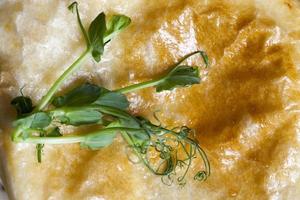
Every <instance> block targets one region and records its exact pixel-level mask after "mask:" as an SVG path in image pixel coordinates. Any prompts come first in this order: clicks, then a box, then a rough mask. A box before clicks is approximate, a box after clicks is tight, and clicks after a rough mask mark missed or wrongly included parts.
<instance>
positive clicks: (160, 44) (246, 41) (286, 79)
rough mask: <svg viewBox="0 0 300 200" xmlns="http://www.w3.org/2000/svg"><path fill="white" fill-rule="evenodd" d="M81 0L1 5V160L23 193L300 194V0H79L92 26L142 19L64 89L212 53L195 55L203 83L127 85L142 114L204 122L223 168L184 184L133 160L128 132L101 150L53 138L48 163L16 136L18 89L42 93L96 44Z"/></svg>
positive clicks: (199, 128)
mask: <svg viewBox="0 0 300 200" xmlns="http://www.w3.org/2000/svg"><path fill="white" fill-rule="evenodd" d="M70 3H71V2H69V1H58V0H57V1H55V0H51V1H32V2H31V1H21V2H20V1H2V2H1V3H0V111H1V112H0V128H1V129H0V134H1V136H0V137H1V138H0V139H1V140H0V141H1V143H0V145H1V146H0V149H1V159H2V163H1V166H2V167H1V168H2V177H3V178H4V180H5V183H6V189H7V190H8V193H9V195H10V197H11V198H12V199H17V200H29V199H30V200H43V199H49V200H50V199H73V200H77V199H78V200H82V199H86V200H100V199H101V200H102V199H108V200H110V199H122V200H127V199H128V200H132V199H149V200H150V199H153V200H157V199H161V200H169V199H172V200H173V199H193V200H198V199H199V200H200V199H201V200H206V199H207V200H218V199H274V200H275V199H276V200H277V199H291V200H293V199H300V190H299V187H300V118H299V117H300V116H299V108H300V104H299V100H300V95H299V94H300V93H299V92H300V91H299V80H300V78H299V72H300V71H299V70H300V69H299V68H300V54H299V50H300V3H299V2H298V1H296V0H295V1H293V0H272V1H270V0H269V1H266V0H256V1H254V0H253V1H250V0H239V1H237V0H235V1H233V0H231V1H229V0H226V1H221V0H220V1H217V0H189V1H186V0H169V1H163V0H161V1H149V0H133V1H121V0H97V1H96V0H94V1H79V7H80V13H81V17H82V20H83V22H84V24H86V25H87V24H88V23H89V22H90V21H91V20H92V19H94V17H95V16H96V15H97V14H98V13H99V12H101V11H104V12H105V13H106V14H108V15H112V14H115V13H119V14H125V15H127V16H129V17H130V18H131V19H132V24H131V25H130V26H129V27H128V28H127V29H126V30H125V31H123V32H122V33H121V34H119V35H118V36H117V37H116V38H115V39H114V40H112V42H111V43H110V44H109V45H107V46H106V49H105V53H104V55H103V58H102V61H101V62H100V63H95V62H93V61H92V59H89V61H88V62H86V63H85V64H84V65H83V66H82V67H81V68H80V70H79V71H77V72H75V74H74V75H73V76H72V77H71V78H70V79H68V81H67V82H66V83H65V84H64V87H63V88H62V90H64V89H67V88H69V87H70V86H71V85H73V84H76V83H82V82H86V81H89V82H93V83H96V84H99V85H103V86H104V87H107V88H109V89H116V88H120V87H123V86H127V85H129V84H132V83H138V82H141V81H146V80H149V79H151V78H153V77H158V76H159V75H161V74H163V73H165V72H166V71H167V70H168V69H169V66H171V65H172V64H173V63H175V62H176V61H177V60H178V59H180V58H181V57H183V56H184V55H186V54H188V53H190V52H192V51H195V50H204V51H206V52H207V54H208V56H209V59H210V66H209V68H205V67H204V64H203V62H202V60H201V58H200V57H197V56H195V57H192V58H190V59H189V60H188V61H187V62H188V63H189V64H193V65H198V66H199V69H200V73H201V77H202V82H201V83H200V84H199V85H193V86H191V87H188V88H178V89H175V90H172V91H165V92H161V93H156V92H155V91H154V90H153V89H151V88H150V89H145V90H142V91H140V92H137V93H131V94H129V95H128V99H129V101H130V112H131V113H134V114H137V115H142V116H145V117H147V118H149V119H152V120H154V119H153V112H155V111H158V112H157V115H158V117H159V119H160V120H161V122H162V123H163V124H164V125H166V126H168V127H176V126H181V125H187V126H189V127H191V128H193V129H195V132H196V137H197V138H198V140H199V142H200V145H201V146H202V147H203V149H204V150H205V151H206V153H207V154H208V158H209V160H210V162H211V167H212V172H211V176H210V177H209V178H208V179H207V180H206V181H205V182H201V183H199V182H195V181H194V180H193V177H192V174H193V173H191V174H190V177H189V179H188V181H187V184H186V185H185V187H183V188H180V187H178V186H176V185H173V186H171V187H169V186H166V185H164V184H163V183H162V182H161V179H160V178H159V177H157V176H155V175H153V174H151V173H150V172H148V170H147V169H145V168H144V167H143V166H142V165H141V164H133V163H131V162H130V161H129V160H128V158H127V155H126V145H125V143H124V142H123V140H122V138H121V137H118V138H116V140H115V141H114V143H113V145H111V146H110V147H107V148H104V149H101V150H97V151H91V150H86V149H81V148H80V146H79V145H77V144H74V145H46V146H45V148H44V155H43V162H42V163H41V164H39V163H37V161H36V157H35V146H34V145H31V144H15V143H12V142H11V140H10V134H11V132H12V121H13V120H14V119H15V117H16V116H15V112H14V110H13V107H11V105H10V101H11V99H12V98H13V97H15V96H17V95H19V90H20V88H22V87H24V89H23V93H24V94H25V95H27V96H30V97H32V99H33V100H34V102H37V101H38V100H39V99H40V98H41V97H42V96H43V95H44V94H45V93H46V91H47V90H48V89H49V87H50V86H51V84H52V83H53V82H54V81H55V80H56V78H57V77H58V76H59V75H60V74H61V73H62V72H63V71H64V69H65V68H66V67H67V66H68V65H69V64H71V63H72V62H73V61H74V60H75V59H76V58H77V57H78V56H79V54H80V53H81V52H82V51H83V50H84V48H85V44H84V39H83V38H82V36H81V34H80V30H79V28H78V24H77V21H76V18H75V16H74V15H73V14H72V13H71V12H69V11H68V9H67V6H68V5H69V4H70ZM83 131H84V130H83ZM201 165H202V164H201V163H200V162H199V163H194V164H193V169H199V167H200V168H201ZM297 188H298V189H297Z"/></svg>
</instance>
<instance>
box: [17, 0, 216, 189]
mask: <svg viewBox="0 0 300 200" xmlns="http://www.w3.org/2000/svg"><path fill="white" fill-rule="evenodd" d="M68 8H69V9H70V10H72V11H76V14H77V21H78V23H79V27H80V29H81V32H82V33H83V36H84V38H85V41H86V45H87V50H86V51H85V52H84V53H83V54H82V55H81V56H80V57H79V58H78V59H77V60H76V61H75V62H74V63H73V64H72V65H71V66H70V67H69V68H67V69H66V70H65V71H64V73H63V74H62V75H61V76H60V77H59V78H58V79H57V80H56V81H55V83H54V84H53V85H52V87H51V88H50V89H49V91H48V92H47V94H46V95H45V96H44V97H43V98H42V99H41V100H40V101H39V102H38V105H37V106H36V107H35V109H33V105H32V101H31V99H30V98H29V97H24V96H23V94H22V96H20V97H16V98H15V99H13V100H12V105H13V106H14V107H15V108H16V110H17V113H18V116H19V119H17V120H16V121H15V122H14V126H15V130H14V132H13V134H12V140H13V141H14V142H22V143H32V144H36V145H37V146H36V150H37V158H38V162H41V161H42V153H43V147H44V145H45V144H52V145H54V144H71V143H79V144H80V145H81V147H83V148H88V149H91V150H97V149H101V148H105V147H107V146H109V145H111V144H112V143H113V140H114V138H115V137H116V135H117V134H121V136H122V137H123V139H124V140H125V141H126V142H127V144H128V146H129V147H130V149H131V150H132V152H133V153H134V154H135V155H136V156H137V158H138V159H139V161H140V162H141V163H143V164H144V165H145V166H146V167H147V168H148V169H149V170H150V171H151V172H152V173H154V174H156V175H158V176H161V177H162V181H163V182H164V183H165V184H167V185H169V184H172V183H173V182H177V183H178V184H179V185H184V184H185V182H186V181H185V180H186V176H187V174H188V171H189V169H190V168H191V165H192V161H193V160H194V159H202V161H203V164H204V170H200V171H198V172H197V173H196V174H195V175H194V179H195V180H199V181H202V180H205V179H206V178H207V177H208V176H209V175H210V166H209V161H208V159H207V156H206V154H205V152H204V151H203V150H202V148H201V147H200V145H199V143H198V141H197V140H196V139H195V138H194V136H193V134H192V130H191V129H189V128H188V127H186V126H182V127H179V128H173V129H168V128H167V127H163V126H162V124H161V123H160V122H159V124H158V125H155V124H154V123H152V122H150V121H149V120H147V119H145V118H143V117H139V116H134V115H132V114H130V113H129V112H128V111H127V109H128V107H129V102H128V100H127V97H126V96H125V95H124V94H125V93H127V92H132V91H136V90H139V89H143V88H147V87H155V88H156V91H157V92H160V91H163V90H172V89H174V88H177V87H184V86H190V85H193V84H198V83H199V82H200V77H199V72H198V67H196V66H188V65H182V64H181V63H182V62H183V61H185V60H186V59H187V58H189V57H191V56H193V55H195V54H200V55H201V57H202V59H203V62H204V64H205V65H208V58H207V55H206V54H205V53H204V52H203V51H195V52H192V53H190V54H188V55H186V56H184V57H183V58H182V59H181V60H180V61H179V62H177V63H176V64H174V65H173V66H171V69H170V71H169V72H168V73H167V74H166V75H164V76H162V77H161V78H159V79H154V80H150V81H147V82H143V83H139V84H134V85H129V86H127V87H125V88H121V89H117V90H115V91H111V90H108V89H106V88H104V87H101V86H97V85H95V84H91V83H84V84H81V85H79V86H77V87H75V88H73V89H71V90H70V91H66V92H65V93H63V94H61V95H56V92H57V90H58V89H59V87H60V86H61V85H62V83H63V82H64V80H66V79H67V78H68V77H69V76H70V75H71V74H72V72H74V71H75V70H76V69H78V67H79V66H80V65H81V64H82V63H83V62H84V60H85V59H86V58H87V57H88V55H92V57H93V58H94V60H95V61H97V62H98V61H100V59H101V56H102V54H103V52H104V46H105V45H106V44H107V43H108V42H109V41H110V40H111V39H112V38H113V37H114V36H115V35H116V34H117V33H120V31H121V30H123V29H124V28H126V27H127V26H128V25H129V24H130V22H131V20H130V18H128V17H126V16H124V15H114V16H112V17H111V18H110V19H109V20H108V22H106V17H105V14H104V13H100V14H99V15H98V16H97V17H96V18H95V19H94V20H93V21H92V23H91V24H90V26H89V28H88V31H86V30H85V28H84V26H83V24H82V22H81V19H80V15H79V11H78V4H77V2H74V3H72V4H71V5H70V6H69V7H68ZM49 104H52V105H51V106H49ZM45 108H46V109H45ZM154 118H155V119H156V120H158V118H157V116H156V115H155V116H154ZM158 121H159V120H158ZM63 124H66V125H69V126H73V127H77V126H85V125H91V124H97V125H100V126H101V127H102V128H101V129H99V130H96V131H94V132H91V133H86V134H82V135H76V134H71V135H69V134H68V135H64V134H63V133H61V131H60V129H59V127H60V126H61V125H63ZM150 155H151V156H150ZM153 156H155V159H153ZM179 171H180V172H181V173H180V172H179Z"/></svg>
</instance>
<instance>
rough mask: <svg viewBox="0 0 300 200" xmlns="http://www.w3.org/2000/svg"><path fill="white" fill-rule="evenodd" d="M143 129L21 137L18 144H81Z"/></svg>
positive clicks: (108, 129)
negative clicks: (108, 135) (110, 135)
mask: <svg viewBox="0 0 300 200" xmlns="http://www.w3.org/2000/svg"><path fill="white" fill-rule="evenodd" d="M141 130H142V129H138V128H127V127H112V128H105V129H101V130H100V131H96V132H92V133H89V134H86V135H72V136H68V135H67V136H63V137H49V136H48V137H47V136H45V137H39V136H29V137H27V138H22V137H19V138H18V139H17V141H16V142H23V143H31V144H40V143H43V144H72V143H80V142H83V141H84V140H85V138H86V137H89V136H94V135H99V134H104V133H111V132H116V131H130V132H135V131H136V132H140V131H141Z"/></svg>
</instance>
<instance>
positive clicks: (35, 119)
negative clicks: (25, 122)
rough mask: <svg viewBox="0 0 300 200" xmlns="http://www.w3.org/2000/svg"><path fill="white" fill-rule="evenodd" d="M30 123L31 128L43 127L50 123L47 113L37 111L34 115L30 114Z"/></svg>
mask: <svg viewBox="0 0 300 200" xmlns="http://www.w3.org/2000/svg"><path fill="white" fill-rule="evenodd" d="M31 117H32V118H31V119H30V120H32V121H31V125H30V128H32V129H43V128H45V127H47V126H48V125H49V124H50V123H51V118H50V117H49V115H48V114H47V113H44V112H38V113H35V114H34V115H31Z"/></svg>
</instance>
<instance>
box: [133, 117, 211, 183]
mask: <svg viewBox="0 0 300 200" xmlns="http://www.w3.org/2000/svg"><path fill="white" fill-rule="evenodd" d="M138 119H139V123H140V126H141V127H142V128H143V130H144V131H145V132H147V133H148V134H149V135H150V138H149V140H147V141H142V142H141V141H140V140H137V139H135V138H134V136H130V138H131V141H132V143H133V145H132V146H131V147H132V148H133V150H134V152H135V153H136V154H137V155H138V157H139V159H140V161H142V162H143V163H144V164H145V166H146V167H147V168H148V169H150V171H151V172H152V173H154V174H156V175H161V176H162V177H161V180H162V182H163V183H164V184H166V185H172V184H173V183H174V182H175V180H176V182H177V184H178V185H180V186H184V185H185V184H186V176H187V174H188V171H189V170H190V168H191V165H192V162H193V160H194V159H197V158H200V159H202V161H203V163H204V167H205V170H200V171H198V172H197V173H196V174H195V175H194V180H197V181H203V180H206V179H207V177H208V176H209V175H210V165H209V161H208V159H207V156H206V154H205V152H204V151H203V150H202V148H201V147H200V145H199V143H198V141H197V140H196V139H193V138H194V137H193V136H194V131H193V130H192V129H190V128H189V127H187V126H182V127H176V128H173V129H171V130H170V129H167V128H165V127H162V126H161V123H160V122H159V125H154V124H152V123H151V122H150V121H148V120H147V119H144V118H141V117H139V118H138ZM156 120H157V121H159V120H158V118H157V119H156ZM179 149H180V150H179ZM150 154H151V156H150ZM153 157H154V158H153ZM176 171H178V172H179V171H180V173H177V172H176ZM175 176H177V177H176V178H175Z"/></svg>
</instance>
